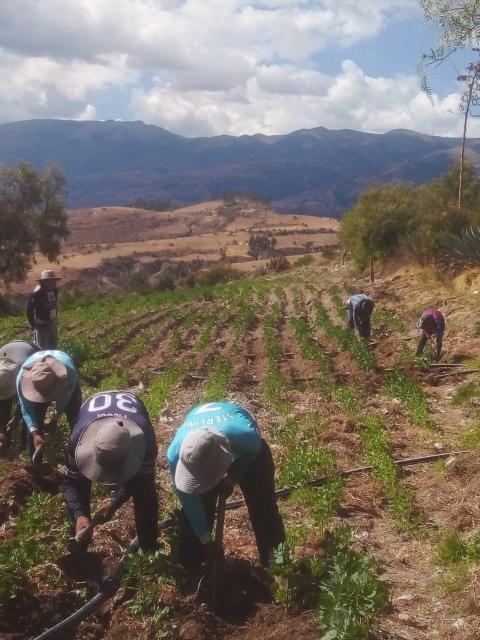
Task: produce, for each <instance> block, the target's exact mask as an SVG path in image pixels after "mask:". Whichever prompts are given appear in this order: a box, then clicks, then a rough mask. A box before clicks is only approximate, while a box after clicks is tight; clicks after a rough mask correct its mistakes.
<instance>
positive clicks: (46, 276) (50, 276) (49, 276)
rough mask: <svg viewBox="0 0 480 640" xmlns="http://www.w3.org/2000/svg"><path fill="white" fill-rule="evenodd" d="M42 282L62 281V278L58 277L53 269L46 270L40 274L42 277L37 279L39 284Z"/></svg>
mask: <svg viewBox="0 0 480 640" xmlns="http://www.w3.org/2000/svg"><path fill="white" fill-rule="evenodd" d="M40 280H61V277H60V276H56V275H55V272H54V271H52V270H51V269H45V270H44V271H42V273H41V274H40V277H39V278H37V281H38V282H40Z"/></svg>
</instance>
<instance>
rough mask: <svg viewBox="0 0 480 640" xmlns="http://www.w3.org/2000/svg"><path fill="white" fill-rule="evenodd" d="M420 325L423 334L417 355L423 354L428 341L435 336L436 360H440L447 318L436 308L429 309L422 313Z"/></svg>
mask: <svg viewBox="0 0 480 640" xmlns="http://www.w3.org/2000/svg"><path fill="white" fill-rule="evenodd" d="M418 325H419V328H420V329H421V331H422V333H421V335H420V340H419V341H418V345H417V352H416V354H415V355H417V356H419V355H420V354H421V353H422V352H423V350H424V348H425V345H426V344H427V342H428V340H430V339H432V338H433V336H435V338H436V349H435V360H437V361H438V360H440V357H441V355H442V344H443V334H444V333H445V318H444V317H443V315H442V314H441V313H440V311H439V310H438V309H437V308H436V307H429V308H428V309H425V311H424V312H423V313H422V315H421V317H420V321H419V323H418Z"/></svg>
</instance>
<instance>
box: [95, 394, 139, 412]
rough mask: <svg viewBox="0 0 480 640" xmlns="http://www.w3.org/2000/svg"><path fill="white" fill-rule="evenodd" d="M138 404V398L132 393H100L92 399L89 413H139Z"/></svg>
mask: <svg viewBox="0 0 480 640" xmlns="http://www.w3.org/2000/svg"><path fill="white" fill-rule="evenodd" d="M137 407H138V403H137V399H136V397H135V396H134V395H133V394H131V393H123V392H122V393H98V394H97V395H95V396H93V397H92V398H90V402H89V403H88V411H89V413H98V412H99V411H108V410H111V411H113V412H115V411H126V412H127V413H138V409H137Z"/></svg>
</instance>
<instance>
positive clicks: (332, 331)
mask: <svg viewBox="0 0 480 640" xmlns="http://www.w3.org/2000/svg"><path fill="white" fill-rule="evenodd" d="M337 297H338V296H337ZM338 300H340V298H338ZM342 305H343V303H342ZM315 309H316V312H317V324H318V325H319V327H320V328H321V329H323V331H325V333H326V334H327V336H329V337H330V338H333V339H334V340H335V341H336V342H338V344H339V345H340V346H341V348H342V349H343V350H344V351H347V352H349V353H350V354H351V355H352V357H353V358H354V359H355V360H356V362H357V364H358V366H359V367H360V368H361V369H363V370H364V371H373V369H374V360H373V355H372V353H371V351H370V349H369V347H368V344H367V343H366V342H365V341H364V340H358V339H357V337H356V336H355V334H354V332H353V331H351V330H350V329H346V328H345V327H342V326H340V325H338V324H335V323H334V322H333V321H332V319H331V318H330V316H329V315H328V313H327V310H326V308H325V307H324V305H323V304H322V303H321V302H320V301H319V300H317V301H316V302H315Z"/></svg>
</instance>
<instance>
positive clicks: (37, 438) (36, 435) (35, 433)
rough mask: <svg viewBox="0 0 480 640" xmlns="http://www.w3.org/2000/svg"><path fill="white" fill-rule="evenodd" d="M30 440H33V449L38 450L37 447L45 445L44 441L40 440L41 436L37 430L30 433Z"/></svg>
mask: <svg viewBox="0 0 480 640" xmlns="http://www.w3.org/2000/svg"><path fill="white" fill-rule="evenodd" d="M32 438H33V446H34V447H35V449H38V448H39V447H43V446H44V445H45V441H44V439H43V438H42V434H41V433H40V431H38V429H35V430H34V431H32Z"/></svg>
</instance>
